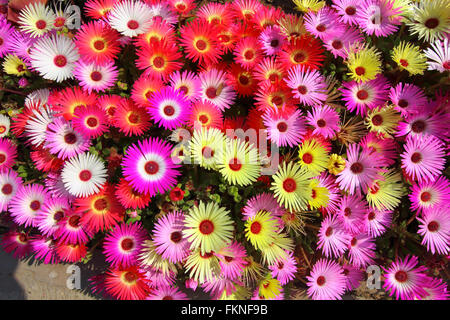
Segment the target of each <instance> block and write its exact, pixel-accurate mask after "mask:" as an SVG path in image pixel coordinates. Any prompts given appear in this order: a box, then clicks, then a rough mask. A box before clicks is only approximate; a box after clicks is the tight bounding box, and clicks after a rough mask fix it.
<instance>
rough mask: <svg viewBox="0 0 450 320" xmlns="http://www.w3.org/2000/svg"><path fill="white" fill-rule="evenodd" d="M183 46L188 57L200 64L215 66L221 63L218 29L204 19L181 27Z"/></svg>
mask: <svg viewBox="0 0 450 320" xmlns="http://www.w3.org/2000/svg"><path fill="white" fill-rule="evenodd" d="M180 33H181V34H182V35H183V36H182V38H181V39H180V41H181V46H182V47H183V48H184V49H185V50H186V57H187V58H188V59H190V60H192V61H194V62H198V63H200V64H206V65H209V64H215V63H217V62H218V61H219V58H220V55H221V54H222V48H221V47H220V46H219V43H218V41H217V33H218V29H217V28H216V27H215V26H213V25H211V24H209V23H208V22H207V21H205V20H203V19H196V20H194V21H192V22H190V23H188V24H187V25H185V26H183V27H181V29H180Z"/></svg>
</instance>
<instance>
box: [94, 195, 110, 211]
mask: <svg viewBox="0 0 450 320" xmlns="http://www.w3.org/2000/svg"><path fill="white" fill-rule="evenodd" d="M107 207H108V201H106V200H105V199H104V198H100V199H97V200H96V201H95V202H94V208H95V210H97V211H103V210H105V209H106V208H107Z"/></svg>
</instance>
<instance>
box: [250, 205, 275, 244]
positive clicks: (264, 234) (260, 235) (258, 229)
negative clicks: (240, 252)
mask: <svg viewBox="0 0 450 320" xmlns="http://www.w3.org/2000/svg"><path fill="white" fill-rule="evenodd" d="M278 224H279V222H278V220H277V219H275V217H274V216H273V215H272V214H271V213H270V212H267V211H264V210H260V211H258V213H257V214H255V215H254V216H253V217H251V218H248V219H247V221H246V222H245V237H246V238H247V240H249V241H250V243H251V244H252V245H253V246H254V247H255V248H256V249H257V250H262V251H264V250H265V249H267V247H268V246H270V245H271V244H272V243H273V242H274V240H275V236H276V234H277V231H278V228H279V225H278Z"/></svg>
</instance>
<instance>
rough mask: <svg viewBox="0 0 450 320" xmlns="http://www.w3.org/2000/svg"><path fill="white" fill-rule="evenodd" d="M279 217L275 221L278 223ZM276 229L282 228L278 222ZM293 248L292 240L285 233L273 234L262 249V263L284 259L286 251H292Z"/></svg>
mask: <svg viewBox="0 0 450 320" xmlns="http://www.w3.org/2000/svg"><path fill="white" fill-rule="evenodd" d="M280 221H282V220H281V219H277V223H278V224H279V223H280ZM278 229H282V227H281V226H280V224H279V225H278ZM294 249H295V246H294V240H293V239H292V238H291V237H289V236H288V235H287V234H286V233H283V232H281V233H277V232H275V234H274V235H273V240H272V242H271V243H270V244H269V245H268V246H265V247H264V248H263V249H262V250H261V253H262V260H261V262H262V263H263V264H267V265H270V264H274V263H275V262H276V261H277V260H281V259H286V258H287V253H286V252H287V251H289V252H293V251H294Z"/></svg>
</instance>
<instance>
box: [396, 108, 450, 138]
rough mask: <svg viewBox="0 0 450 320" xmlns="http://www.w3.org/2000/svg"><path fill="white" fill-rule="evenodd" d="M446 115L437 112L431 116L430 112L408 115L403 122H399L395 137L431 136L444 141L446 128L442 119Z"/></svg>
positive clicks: (446, 132) (446, 133)
mask: <svg viewBox="0 0 450 320" xmlns="http://www.w3.org/2000/svg"><path fill="white" fill-rule="evenodd" d="M446 117H447V114H446V113H444V112H439V113H435V114H431V113H430V112H426V111H422V112H417V113H414V114H410V115H409V116H408V117H407V118H406V119H405V120H404V121H402V122H400V123H399V125H398V127H397V130H398V132H397V133H396V136H404V135H408V136H413V137H414V136H418V135H432V136H435V137H436V138H439V139H441V140H445V139H446V137H447V136H448V128H447V125H446V122H447V121H445V120H444V119H446Z"/></svg>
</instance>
